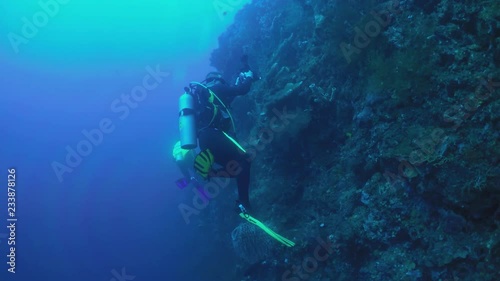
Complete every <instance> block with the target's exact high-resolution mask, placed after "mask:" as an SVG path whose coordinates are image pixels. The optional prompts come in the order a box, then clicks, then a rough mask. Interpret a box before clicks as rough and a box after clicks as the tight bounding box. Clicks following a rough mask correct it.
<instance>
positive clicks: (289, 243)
mask: <svg viewBox="0 0 500 281" xmlns="http://www.w3.org/2000/svg"><path fill="white" fill-rule="evenodd" d="M240 217H242V218H244V219H246V220H247V221H248V222H249V223H252V224H255V225H256V226H258V227H260V228H261V229H262V230H264V231H265V232H266V233H267V234H269V236H271V237H272V238H274V239H276V240H278V242H280V243H282V244H283V245H285V246H287V247H293V246H295V242H293V241H291V240H288V239H286V238H285V237H283V236H281V235H279V234H278V233H276V232H274V231H273V230H272V229H270V228H269V227H267V226H266V225H265V224H263V223H262V222H260V221H259V220H258V219H256V218H254V217H252V216H250V215H249V214H246V213H243V212H241V213H240Z"/></svg>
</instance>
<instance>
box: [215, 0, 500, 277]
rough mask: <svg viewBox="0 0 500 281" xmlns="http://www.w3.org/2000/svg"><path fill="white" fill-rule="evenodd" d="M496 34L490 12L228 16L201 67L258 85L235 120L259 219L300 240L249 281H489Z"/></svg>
mask: <svg viewBox="0 0 500 281" xmlns="http://www.w3.org/2000/svg"><path fill="white" fill-rule="evenodd" d="M499 35H500V2H499V1H497V0H476V1H470V0H464V1H452V0H408V1H403V0H401V1H397V0H394V1H378V0H342V1H340V0H338V1H325V0H324V1H320V0H317V1H314V0H273V1H271V0H260V1H253V3H251V4H249V5H248V6H246V7H245V8H244V9H243V10H242V11H240V12H239V14H238V15H237V17H236V19H235V23H234V24H233V25H232V26H231V28H230V29H229V30H227V31H226V32H225V33H224V34H223V35H221V36H220V38H219V45H220V47H219V48H218V49H216V50H215V51H214V52H213V53H212V57H211V63H212V65H213V66H214V67H216V68H217V69H218V70H220V71H221V72H223V73H224V74H226V75H227V76H228V77H229V78H232V79H234V78H235V77H234V76H233V77H231V75H235V74H237V73H238V72H239V70H240V67H241V63H240V58H241V56H242V55H248V57H249V64H250V66H251V67H252V69H253V70H254V71H255V72H257V74H258V75H259V76H260V77H261V79H260V80H259V81H256V82H255V83H254V85H253V88H252V91H251V93H250V94H248V95H247V96H243V97H239V98H238V99H236V100H235V102H234V103H233V105H232V112H233V116H234V118H235V120H236V124H237V130H238V139H239V140H240V141H241V142H242V143H243V145H244V146H245V147H247V150H248V151H249V152H250V154H251V156H252V183H251V197H252V201H253V202H255V203H254V205H255V206H254V207H255V209H256V215H257V216H258V217H259V218H262V219H264V220H267V221H272V222H273V224H274V225H276V226H277V231H278V232H280V233H281V234H283V235H284V236H287V237H289V238H291V239H293V240H294V241H296V242H297V246H295V247H294V248H292V249H283V250H281V251H279V252H278V253H276V254H275V255H274V256H273V257H272V258H271V259H270V260H269V264H272V265H274V266H275V267H274V268H275V270H276V271H279V274H277V275H276V274H275V273H273V274H267V275H266V274H259V277H258V278H259V279H257V277H252V274H248V275H247V278H249V280H252V279H251V278H254V279H253V280H305V279H306V278H307V279H308V280H443V281H444V280H450V281H451V280H475V281H477V280H500V279H499V277H500V275H499V272H500V203H499V202H500V165H499V162H500V145H499V143H498V140H499V137H500V101H499V99H498V97H499V93H500V70H499V65H500V37H499ZM318 241H323V242H324V243H323V244H325V243H326V244H328V247H329V248H328V247H326V246H325V247H323V248H324V252H322V253H319V252H318V251H317V250H315V247H316V246H317V245H319V244H322V243H320V242H318ZM316 252H318V253H317V255H315V254H316ZM315 256H318V257H319V256H321V257H326V258H324V259H322V260H321V259H319V258H315ZM268 271H270V270H269V269H268V270H267V271H266V272H268ZM271 271H272V270H271ZM241 274H243V273H241ZM276 276H279V277H276ZM294 278H295V279H294Z"/></svg>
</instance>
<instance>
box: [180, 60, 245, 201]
mask: <svg viewBox="0 0 500 281" xmlns="http://www.w3.org/2000/svg"><path fill="white" fill-rule="evenodd" d="M244 70H245V71H242V72H241V73H240V74H239V76H238V78H237V80H236V83H235V84H234V85H230V84H228V83H227V82H226V81H225V80H224V79H223V78H222V75H221V74H220V73H218V72H210V73H208V74H207V76H206V78H205V80H204V81H203V82H201V83H198V82H192V83H190V86H189V87H185V88H184V90H185V93H184V94H183V95H181V97H180V98H179V110H180V112H179V130H180V135H181V138H180V140H181V141H180V142H181V147H182V148H184V149H194V148H196V147H197V146H198V143H199V147H200V153H198V155H197V156H196V157H195V160H194V161H195V163H194V169H195V171H196V172H197V173H198V174H199V175H200V176H201V177H202V178H203V179H204V180H206V181H208V180H210V178H211V177H230V178H236V183H237V186H238V200H237V206H239V207H240V208H246V209H249V208H250V200H249V191H248V190H249V186H250V162H249V161H248V160H247V159H248V156H247V155H246V151H245V150H244V149H243V148H242V147H241V146H240V145H239V144H238V143H237V142H236V140H234V139H233V138H232V137H231V136H230V134H234V133H235V129H234V122H233V120H232V116H231V113H230V111H229V107H228V106H229V105H230V104H231V102H232V101H233V100H234V98H235V97H236V96H240V95H246V94H247V93H248V92H249V91H250V87H251V85H252V82H253V72H252V71H251V70H250V69H244ZM214 164H218V165H219V166H221V167H222V168H219V169H215V168H214V167H213V166H214ZM229 167H231V168H229ZM229 169H230V170H231V171H229V173H227V170H229ZM233 171H237V173H234V172H233Z"/></svg>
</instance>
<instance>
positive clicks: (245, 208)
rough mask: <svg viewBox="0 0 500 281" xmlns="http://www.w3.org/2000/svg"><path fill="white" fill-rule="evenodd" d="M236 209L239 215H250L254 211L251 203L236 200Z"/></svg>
mask: <svg viewBox="0 0 500 281" xmlns="http://www.w3.org/2000/svg"><path fill="white" fill-rule="evenodd" d="M235 209H236V212H237V213H238V214H239V213H248V212H251V211H252V206H250V202H246V203H242V202H241V201H240V200H236V206H235Z"/></svg>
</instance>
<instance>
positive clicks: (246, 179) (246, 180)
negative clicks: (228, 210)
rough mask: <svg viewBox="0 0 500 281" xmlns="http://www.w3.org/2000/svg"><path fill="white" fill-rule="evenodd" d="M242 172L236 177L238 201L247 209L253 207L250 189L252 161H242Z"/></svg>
mask: <svg viewBox="0 0 500 281" xmlns="http://www.w3.org/2000/svg"><path fill="white" fill-rule="evenodd" d="M240 168H241V172H240V173H239V174H238V175H237V177H236V183H237V184H238V201H239V202H240V203H241V204H243V206H245V208H246V209H248V210H249V209H251V207H250V198H249V194H248V190H249V188H250V163H249V162H246V161H245V162H243V163H240Z"/></svg>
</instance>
